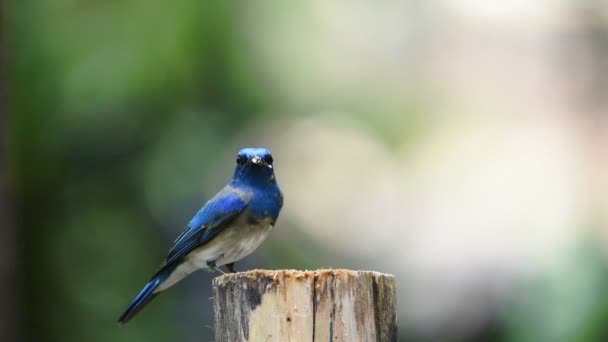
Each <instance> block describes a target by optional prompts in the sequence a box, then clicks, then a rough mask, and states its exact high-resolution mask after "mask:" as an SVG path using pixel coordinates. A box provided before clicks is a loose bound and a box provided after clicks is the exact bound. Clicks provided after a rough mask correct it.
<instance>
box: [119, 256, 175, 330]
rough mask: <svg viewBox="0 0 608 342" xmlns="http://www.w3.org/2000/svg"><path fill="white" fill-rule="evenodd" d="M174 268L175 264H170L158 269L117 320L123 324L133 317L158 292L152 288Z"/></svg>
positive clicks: (163, 279)
mask: <svg viewBox="0 0 608 342" xmlns="http://www.w3.org/2000/svg"><path fill="white" fill-rule="evenodd" d="M175 268H176V266H175V265H170V266H166V267H163V268H162V269H161V270H160V271H158V272H157V273H156V274H155V275H154V276H153V277H152V278H151V279H150V281H149V282H148V283H147V284H146V286H144V288H143V289H141V291H139V293H138V294H137V296H135V299H133V301H131V304H129V306H127V308H126V309H125V311H124V312H123V313H122V315H120V318H118V322H120V323H123V324H124V323H127V322H128V321H130V320H131V318H133V317H135V315H137V313H138V312H139V311H140V310H141V309H143V307H144V306H146V304H148V303H149V302H150V301H152V299H154V297H156V295H157V294H159V292H156V293H155V292H154V290H156V288H157V287H158V286H159V285H160V284H162V282H163V281H165V280H166V279H167V278H168V277H169V275H170V274H171V273H172V272H173V271H174V270H175Z"/></svg>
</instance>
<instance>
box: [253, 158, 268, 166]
mask: <svg viewBox="0 0 608 342" xmlns="http://www.w3.org/2000/svg"><path fill="white" fill-rule="evenodd" d="M251 162H252V163H254V164H256V165H267V164H266V162H265V161H264V159H262V158H261V157H260V156H255V157H253V158H251Z"/></svg>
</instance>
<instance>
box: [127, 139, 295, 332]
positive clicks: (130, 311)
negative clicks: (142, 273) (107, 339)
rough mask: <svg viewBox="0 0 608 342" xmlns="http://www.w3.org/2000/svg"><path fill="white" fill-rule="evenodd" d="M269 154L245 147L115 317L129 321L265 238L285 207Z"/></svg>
mask: <svg viewBox="0 0 608 342" xmlns="http://www.w3.org/2000/svg"><path fill="white" fill-rule="evenodd" d="M272 162H273V159H272V155H271V154H270V151H268V150H267V149H264V148H244V149H242V150H240V151H239V153H238V154H237V158H236V169H235V171H234V176H233V177H232V179H231V180H230V182H228V184H227V185H226V186H225V187H224V188H223V189H222V190H221V191H220V192H218V193H217V194H216V195H215V196H213V198H211V199H210V200H209V201H208V202H207V203H205V205H204V206H203V207H202V208H201V209H200V210H199V211H198V212H197V213H196V215H194V217H193V218H192V220H190V223H188V226H187V228H186V230H185V231H184V232H183V233H182V234H181V235H180V236H178V238H177V239H176V240H175V242H174V243H173V246H172V247H171V249H170V250H169V254H168V255H167V258H166V259H165V261H164V262H163V263H162V265H161V266H160V269H159V270H158V272H156V274H154V275H153V276H152V278H151V279H150V281H149V282H148V283H147V284H146V286H144V288H143V289H142V290H141V291H140V292H139V294H137V296H135V299H133V301H132V302H131V303H130V304H129V306H127V308H126V309H125V311H124V312H123V313H122V315H121V316H120V318H119V319H118V321H119V322H121V323H127V322H128V321H129V320H130V319H132V318H133V317H134V316H135V315H136V314H137V313H138V312H139V311H140V310H141V309H142V308H143V307H144V306H145V305H146V304H148V303H149V302H150V301H151V300H152V299H154V297H156V296H157V295H158V294H159V293H160V292H161V291H164V290H166V289H168V288H169V287H171V286H172V285H173V284H175V283H177V282H178V281H180V280H182V279H183V278H184V277H186V276H187V275H188V274H190V273H192V272H194V271H196V270H199V269H205V268H208V269H211V270H214V271H216V272H218V273H220V274H224V272H223V271H222V270H221V269H220V268H219V267H220V266H225V267H226V268H227V269H228V270H229V271H230V272H235V270H234V263H235V262H236V261H238V260H240V259H242V258H244V257H246V256H247V255H249V254H250V253H251V252H253V251H254V250H255V249H256V248H257V247H258V246H260V244H262V242H263V241H264V240H265V239H266V237H267V236H268V233H269V232H270V230H271V229H272V227H273V226H274V224H275V222H276V221H277V218H278V216H279V211H280V210H281V207H282V206H283V194H282V193H281V190H280V189H279V186H278V184H277V181H276V179H275V176H274V170H273V166H272Z"/></svg>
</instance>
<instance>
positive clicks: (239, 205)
mask: <svg viewBox="0 0 608 342" xmlns="http://www.w3.org/2000/svg"><path fill="white" fill-rule="evenodd" d="M246 206H247V204H246V203H245V199H244V198H243V197H242V195H241V194H240V193H239V192H236V191H233V190H231V189H229V188H225V189H224V190H222V191H220V192H219V193H218V194H217V195H215V196H214V197H213V198H212V199H211V200H209V202H207V203H206V204H205V206H203V207H202V208H201V209H200V210H199V211H198V213H196V215H194V217H193V218H192V220H191V221H190V223H188V228H186V230H185V231H184V232H183V233H182V234H181V235H180V236H179V237H178V238H177V239H176V240H175V242H174V243H173V246H172V247H171V249H170V250H169V254H168V255H167V258H166V259H165V262H163V265H162V266H161V267H165V266H166V265H169V264H171V263H173V262H174V261H175V260H178V259H180V258H182V257H183V256H185V255H187V254H188V253H190V252H191V251H192V250H193V249H195V248H197V247H199V246H201V245H204V244H205V243H207V242H209V241H210V240H211V239H213V238H214V237H215V236H217V234H219V233H220V232H221V231H222V230H223V229H224V228H225V227H226V226H227V225H228V224H230V222H231V221H232V220H233V219H234V218H235V217H236V216H238V215H239V214H240V213H242V212H243V210H244V209H245V207H246Z"/></svg>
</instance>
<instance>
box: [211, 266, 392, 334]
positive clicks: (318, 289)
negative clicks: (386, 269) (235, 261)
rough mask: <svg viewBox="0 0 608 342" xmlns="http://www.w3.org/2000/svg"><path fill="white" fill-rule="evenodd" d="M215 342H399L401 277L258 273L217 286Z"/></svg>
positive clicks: (225, 278) (320, 272) (350, 273)
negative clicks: (398, 286)
mask: <svg viewBox="0 0 608 342" xmlns="http://www.w3.org/2000/svg"><path fill="white" fill-rule="evenodd" d="M213 299H214V311H215V342H236V341H253V342H257V341H280V342H283V341H297V342H308V341H331V342H336V341H345V342H346V341H353V342H356V341H382V342H384V341H397V322H396V321H397V319H396V294H395V277H394V276H392V275H388V274H382V273H378V272H369V271H349V270H318V271H296V270H277V271H267V270H254V271H249V272H241V273H233V274H227V275H223V276H221V277H217V278H215V279H214V280H213Z"/></svg>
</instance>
